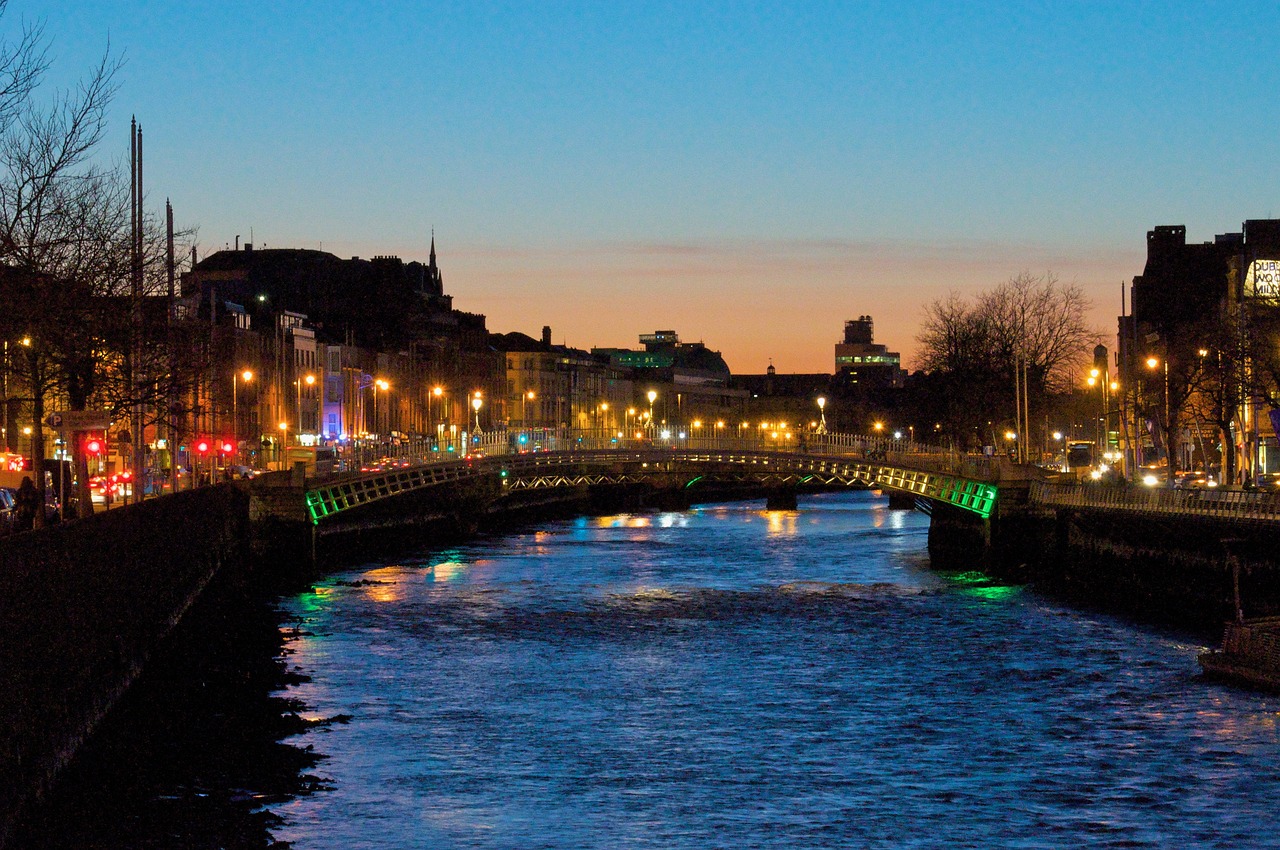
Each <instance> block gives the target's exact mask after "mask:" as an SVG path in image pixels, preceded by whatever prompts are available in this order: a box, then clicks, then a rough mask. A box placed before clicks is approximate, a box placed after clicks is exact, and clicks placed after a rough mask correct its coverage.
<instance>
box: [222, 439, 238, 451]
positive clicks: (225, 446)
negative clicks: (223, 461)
mask: <svg viewBox="0 0 1280 850" xmlns="http://www.w3.org/2000/svg"><path fill="white" fill-rule="evenodd" d="M218 449H219V450H220V451H221V452H222V453H223V454H224V455H229V454H231V453H232V452H234V451H235V450H236V447H235V445H234V444H233V443H232V442H231V441H230V440H223V441H222V444H221V445H220V446H218Z"/></svg>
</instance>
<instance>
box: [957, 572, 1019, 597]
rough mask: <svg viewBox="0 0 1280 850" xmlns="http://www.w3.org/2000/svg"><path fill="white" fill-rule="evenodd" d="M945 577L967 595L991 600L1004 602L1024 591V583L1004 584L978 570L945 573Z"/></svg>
mask: <svg viewBox="0 0 1280 850" xmlns="http://www.w3.org/2000/svg"><path fill="white" fill-rule="evenodd" d="M943 578H944V579H945V580H946V581H947V583H948V584H951V585H952V586H953V587H955V588H957V589H958V590H959V591H960V592H961V593H963V594H964V595H965V596H976V597H978V598H979V599H985V600H987V601H989V602H1003V601H1006V600H1009V599H1013V598H1015V597H1017V596H1018V595H1019V594H1021V593H1022V585H1018V584H1002V583H1000V582H998V581H996V580H995V579H993V578H991V576H989V575H986V574H985V573H981V572H978V571H977V570H968V571H965V572H955V573H944V574H943Z"/></svg>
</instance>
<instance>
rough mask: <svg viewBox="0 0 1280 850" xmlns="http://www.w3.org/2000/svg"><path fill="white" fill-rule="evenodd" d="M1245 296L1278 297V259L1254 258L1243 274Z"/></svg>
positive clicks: (1279, 264) (1279, 262)
mask: <svg viewBox="0 0 1280 850" xmlns="http://www.w3.org/2000/svg"><path fill="white" fill-rule="evenodd" d="M1244 297H1245V298H1280V260H1254V261H1253V262H1252V263H1250V264H1249V271H1248V272H1246V273H1245V276H1244Z"/></svg>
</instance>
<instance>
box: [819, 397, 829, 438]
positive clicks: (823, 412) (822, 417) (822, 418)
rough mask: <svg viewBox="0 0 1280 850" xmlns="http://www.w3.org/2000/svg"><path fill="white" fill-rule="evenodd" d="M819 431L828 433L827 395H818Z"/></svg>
mask: <svg viewBox="0 0 1280 850" xmlns="http://www.w3.org/2000/svg"><path fill="white" fill-rule="evenodd" d="M818 433H819V434H825V433H827V397H826V396H821V395H820V396H818Z"/></svg>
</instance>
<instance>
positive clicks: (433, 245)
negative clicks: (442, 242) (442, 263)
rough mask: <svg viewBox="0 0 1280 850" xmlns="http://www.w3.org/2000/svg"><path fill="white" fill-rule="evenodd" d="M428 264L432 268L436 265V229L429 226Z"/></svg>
mask: <svg viewBox="0 0 1280 850" xmlns="http://www.w3.org/2000/svg"><path fill="white" fill-rule="evenodd" d="M428 265H429V266H430V267H431V268H433V269H434V268H435V267H436V229H435V228H434V227H433V228H431V255H430V258H429V259H428Z"/></svg>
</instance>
